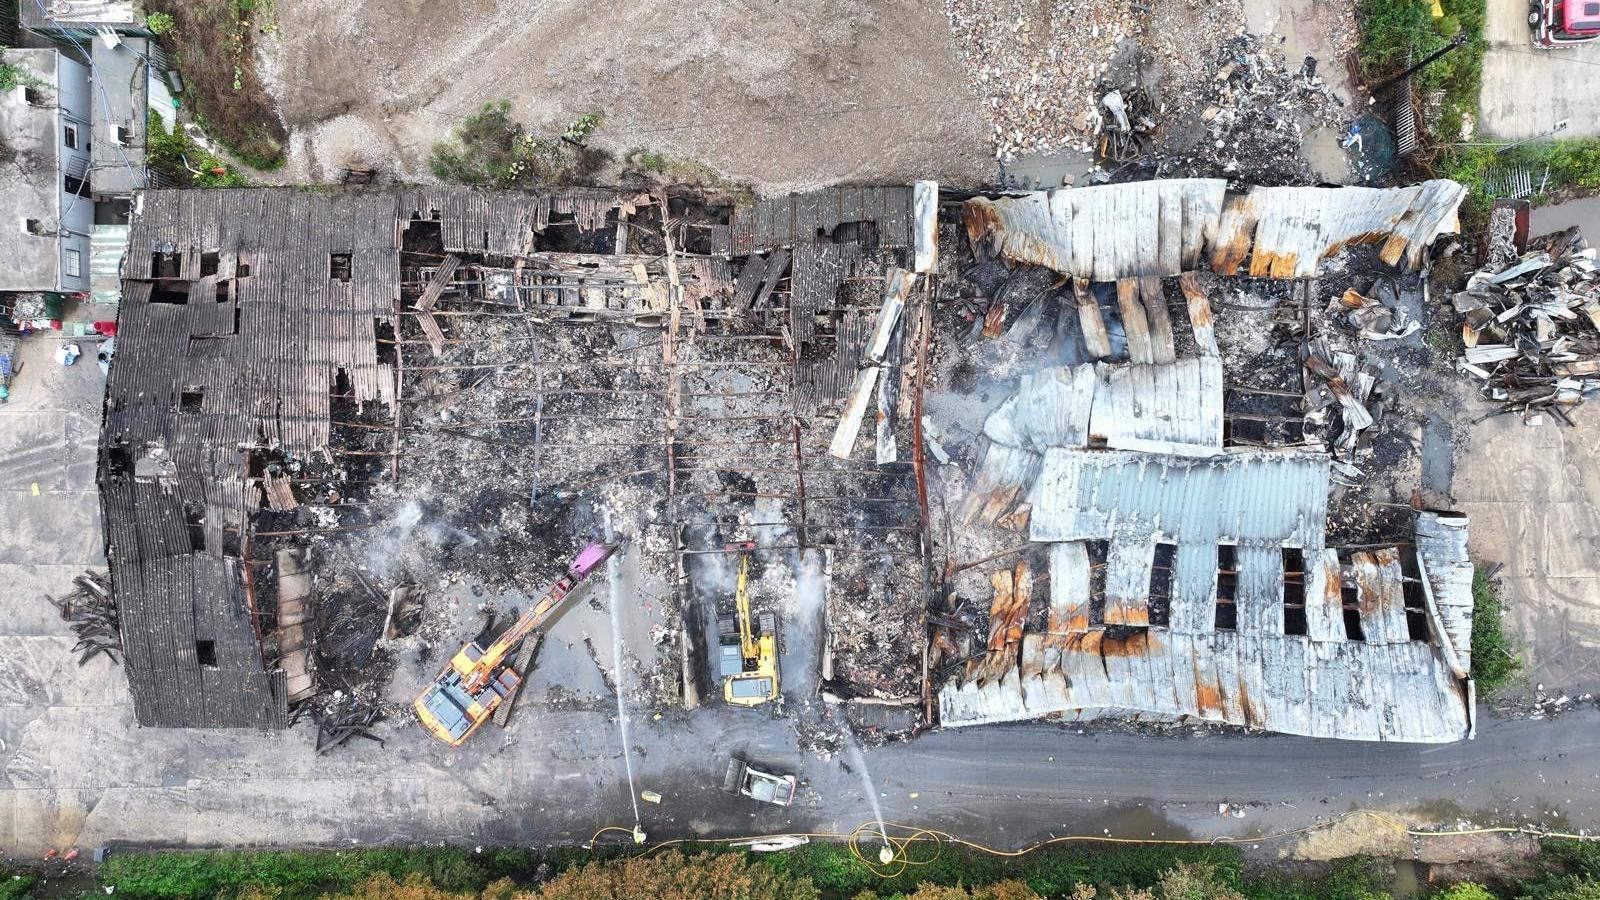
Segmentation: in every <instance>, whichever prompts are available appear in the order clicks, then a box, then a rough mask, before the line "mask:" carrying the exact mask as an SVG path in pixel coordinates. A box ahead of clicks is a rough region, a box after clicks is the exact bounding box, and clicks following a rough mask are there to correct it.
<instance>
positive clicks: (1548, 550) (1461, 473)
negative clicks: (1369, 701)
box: [1452, 403, 1600, 692]
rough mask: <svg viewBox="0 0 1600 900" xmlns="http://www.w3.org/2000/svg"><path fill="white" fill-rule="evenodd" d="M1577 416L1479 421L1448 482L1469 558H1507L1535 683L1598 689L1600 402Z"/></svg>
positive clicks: (1514, 611)
mask: <svg viewBox="0 0 1600 900" xmlns="http://www.w3.org/2000/svg"><path fill="white" fill-rule="evenodd" d="M1485 409H1486V410H1487V406H1486V407H1485ZM1572 416H1573V419H1574V421H1576V423H1577V427H1572V428H1569V427H1567V426H1564V425H1562V424H1560V423H1558V422H1557V421H1555V420H1554V419H1553V418H1552V417H1550V416H1543V417H1541V418H1540V420H1539V421H1540V422H1541V423H1542V424H1537V425H1533V424H1524V423H1523V421H1522V419H1521V418H1520V417H1519V416H1511V415H1508V416H1496V417H1495V418H1492V419H1488V420H1485V421H1483V422H1481V423H1479V424H1478V425H1477V426H1475V427H1474V428H1473V430H1472V438H1471V445H1470V446H1469V447H1468V448H1467V449H1466V450H1465V451H1463V452H1461V453H1460V454H1458V456H1457V460H1456V477H1455V482H1454V484H1453V486H1452V489H1453V493H1454V494H1455V498H1456V501H1457V505H1458V506H1459V508H1460V509H1461V510H1462V511H1463V512H1465V513H1467V515H1469V516H1470V517H1471V518H1472V537H1471V545H1470V549H1471V552H1472V555H1473V558H1474V559H1475V560H1476V561H1477V562H1478V563H1479V564H1480V565H1493V564H1494V563H1497V562H1500V563H1505V570H1504V572H1503V573H1502V576H1501V577H1502V579H1503V581H1504V584H1505V586H1506V590H1507V594H1508V600H1509V611H1508V619H1509V622H1510V623H1511V626H1512V627H1511V628H1510V629H1509V630H1510V631H1511V632H1512V633H1513V634H1515V635H1518V636H1519V637H1520V638H1521V639H1522V640H1523V642H1524V643H1525V645H1526V652H1527V655H1528V657H1529V662H1530V665H1529V668H1528V680H1529V684H1530V686H1533V687H1538V686H1539V685H1544V686H1545V688H1547V689H1549V690H1555V689H1558V688H1560V689H1566V690H1568V691H1570V692H1582V691H1593V690H1595V689H1596V688H1597V687H1600V405H1597V404H1595V403H1587V404H1585V405H1583V406H1581V407H1579V408H1578V409H1577V410H1576V411H1575V412H1574V413H1573V414H1572Z"/></svg>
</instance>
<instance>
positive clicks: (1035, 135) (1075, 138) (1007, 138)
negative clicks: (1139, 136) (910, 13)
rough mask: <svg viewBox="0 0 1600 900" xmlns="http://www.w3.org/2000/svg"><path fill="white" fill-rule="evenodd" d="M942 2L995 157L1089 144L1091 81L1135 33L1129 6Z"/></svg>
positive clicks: (1084, 1) (1081, 0) (1072, 1)
mask: <svg viewBox="0 0 1600 900" xmlns="http://www.w3.org/2000/svg"><path fill="white" fill-rule="evenodd" d="M1029 6H1030V5H1025V4H1020V3H992V2H988V0H945V2H944V12H945V17H946V18H947V19H948V20H949V22H950V30H951V32H952V34H953V36H954V38H955V47H956V51H957V53H959V54H960V56H961V61H962V63H964V64H965V66H966V69H967V72H968V76H969V78H970V80H971V82H972V86H973V88H974V89H975V90H976V92H977V93H978V94H979V95H980V97H981V99H982V102H983V105H984V110H985V112H986V113H987V114H988V116H989V121H990V125H991V128H992V129H993V131H992V134H991V135H990V137H991V139H992V140H993V141H994V146H995V156H997V157H999V158H1001V159H1010V158H1011V157H1014V156H1016V155H1018V154H1022V153H1049V152H1052V151H1058V150H1078V151H1080V152H1085V153H1087V152H1088V151H1089V150H1090V149H1092V146H1093V145H1092V143H1091V140H1092V136H1093V134H1094V131H1095V129H1096V128H1097V122H1096V112H1095V104H1096V102H1097V98H1096V96H1095V94H1094V85H1095V81H1096V80H1097V79H1098V78H1099V77H1100V73H1101V72H1103V71H1104V70H1105V68H1106V65H1107V64H1108V63H1109V62H1110V61H1111V57H1112V56H1113V55H1114V54H1115V53H1116V50H1117V45H1118V44H1119V43H1121V42H1122V40H1123V39H1124V38H1127V37H1132V36H1133V35H1135V34H1136V32H1137V26H1136V24H1135V21H1134V14H1133V9H1132V7H1131V6H1130V5H1129V4H1125V3H1112V2H1108V0H1053V2H1050V3H1046V4H1041V8H1039V9H1030V8H1029Z"/></svg>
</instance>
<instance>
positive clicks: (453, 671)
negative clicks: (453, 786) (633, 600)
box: [412, 542, 617, 746]
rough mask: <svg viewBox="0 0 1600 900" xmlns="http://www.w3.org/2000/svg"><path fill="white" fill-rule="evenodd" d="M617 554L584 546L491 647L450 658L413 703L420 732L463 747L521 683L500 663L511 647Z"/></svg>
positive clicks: (463, 651) (467, 649) (597, 545)
mask: <svg viewBox="0 0 1600 900" xmlns="http://www.w3.org/2000/svg"><path fill="white" fill-rule="evenodd" d="M616 549H617V548H616V547H615V546H613V545H608V544H602V543H599V542H594V543H591V544H589V546H587V547H585V548H583V550H582V551H580V552H579V553H578V555H577V557H575V558H574V559H573V561H572V562H571V563H570V564H568V566H567V571H566V573H565V574H563V575H562V576H561V578H560V579H558V580H557V581H556V583H555V584H553V585H551V586H550V587H549V589H548V590H546V591H545V592H544V595H543V596H541V597H540V598H539V600H538V602H537V603H535V604H534V605H533V606H532V607H531V608H530V609H529V610H528V611H527V612H526V613H524V614H523V615H522V617H521V618H519V619H517V621H516V624H514V625H512V626H511V627H510V628H508V629H506V631H505V633H504V634H502V635H500V637H499V638H498V639H497V640H495V642H494V643H492V644H490V645H489V646H488V647H480V646H478V644H477V643H476V642H474V643H469V644H467V645H466V646H464V647H462V648H461V650H460V651H459V652H457V653H456V655H455V656H453V657H451V659H450V662H449V663H448V664H447V665H446V666H445V667H444V669H443V671H441V672H440V673H439V676H438V677H437V678H435V679H434V680H433V682H432V683H430V684H429V685H428V686H427V687H426V688H425V689H423V691H422V693H421V694H418V695H417V699H416V700H415V701H414V702H413V703H412V708H413V709H414V710H416V713H417V720H418V721H420V722H421V723H422V725H423V727H424V728H427V729H428V731H430V732H432V733H433V735H434V736H435V737H437V738H439V739H440V740H442V741H444V742H445V743H447V744H450V745H451V746H460V745H461V744H463V743H465V742H466V740H467V738H468V737H469V736H470V735H471V734H472V732H474V731H476V730H477V728H478V726H479V725H482V724H483V723H484V721H486V720H487V719H488V718H489V717H490V716H492V715H493V714H494V711H495V708H496V707H498V706H499V705H500V704H501V702H503V701H504V700H505V698H506V697H507V696H508V695H509V694H510V693H511V691H513V690H515V689H516V687H517V685H518V684H520V683H521V681H522V676H521V675H520V674H519V673H517V672H516V671H515V670H513V669H512V668H511V667H510V666H508V665H506V663H505V660H506V657H507V656H508V655H509V654H510V653H511V648H513V647H515V646H516V645H517V642H518V641H521V640H522V639H523V638H525V637H527V636H528V635H529V634H531V633H532V632H533V631H534V629H536V628H539V627H540V626H542V625H544V624H545V622H547V621H548V620H549V619H550V617H551V616H552V615H553V614H554V613H555V612H556V610H557V609H558V608H559V607H560V606H561V604H562V602H563V601H565V600H566V599H567V598H568V597H570V596H571V595H572V591H573V589H574V588H576V587H577V586H578V585H579V584H581V583H582V582H583V580H584V579H586V578H588V577H589V575H590V573H592V572H594V570H595V569H597V568H599V567H600V564H601V563H603V562H605V561H606V559H608V558H609V557H610V556H611V554H612V553H614V552H616Z"/></svg>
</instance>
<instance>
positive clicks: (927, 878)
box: [757, 843, 1241, 897]
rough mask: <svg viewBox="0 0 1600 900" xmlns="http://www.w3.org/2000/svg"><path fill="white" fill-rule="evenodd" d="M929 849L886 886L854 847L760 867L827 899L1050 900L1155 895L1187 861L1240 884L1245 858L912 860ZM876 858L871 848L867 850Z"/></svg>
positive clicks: (1072, 854)
mask: <svg viewBox="0 0 1600 900" xmlns="http://www.w3.org/2000/svg"><path fill="white" fill-rule="evenodd" d="M923 848H925V849H926V851H927V852H926V854H924V855H922V857H921V858H923V859H929V858H930V857H931V861H929V862H927V863H926V864H924V865H915V866H912V867H910V868H908V869H907V870H906V871H905V872H904V873H903V874H901V875H898V876H896V877H894V878H880V877H879V876H877V875H875V874H873V873H872V871H871V870H870V869H868V868H867V867H866V866H865V865H863V864H862V863H861V862H860V861H859V860H857V859H856V858H855V857H854V856H853V855H852V854H851V853H850V850H849V848H848V847H845V846H843V845H840V844H829V843H813V844H807V845H806V846H804V847H799V848H797V849H795V850H791V851H789V852H787V853H773V854H764V855H762V856H759V857H757V859H758V861H760V862H762V863H764V864H765V865H769V866H771V867H773V868H774V869H775V870H777V871H779V872H783V873H785V874H789V875H793V876H796V877H799V876H804V877H807V878H810V879H811V881H812V883H813V884H815V885H816V886H817V887H818V888H819V889H821V890H822V891H823V893H824V895H825V896H844V897H848V896H852V895H854V894H856V893H859V892H860V891H864V890H869V889H870V890H873V891H877V892H878V893H879V894H880V895H883V896H886V897H887V896H891V895H893V894H897V893H909V892H911V891H913V890H915V889H916V886H917V885H918V884H920V883H923V882H928V883H931V884H936V885H945V886H950V885H957V884H964V885H969V886H971V885H984V884H990V883H993V882H995V881H1000V880H1003V879H1007V878H1015V879H1019V880H1021V881H1023V882H1026V883H1027V885H1028V886H1029V887H1031V888H1033V889H1034V890H1035V891H1037V892H1038V893H1040V894H1042V895H1044V896H1046V897H1058V896H1067V895H1069V894H1071V893H1072V889H1073V887H1074V886H1075V885H1078V884H1089V885H1121V886H1133V887H1141V888H1143V887H1149V886H1151V885H1153V884H1155V882H1156V880H1157V879H1158V878H1160V876H1161V873H1163V872H1165V871H1166V870H1168V869H1170V868H1172V867H1173V865H1174V864H1176V863H1178V862H1180V861H1187V862H1197V863H1207V864H1210V865H1212V866H1215V867H1216V870H1217V873H1218V875H1219V876H1220V878H1221V880H1223V881H1225V882H1227V883H1229V884H1236V883H1238V881H1239V879H1240V871H1241V858H1240V855H1239V852H1238V851H1237V850H1235V849H1234V848H1232V847H1193V846H1181V845H1165V844H1163V845H1150V846H1137V847H1103V848H1102V847H1092V846H1074V847H1049V848H1045V849H1043V850H1038V851H1035V852H1033V853H1030V854H1028V855H1027V856H1024V857H1021V858H1015V859H1013V858H1007V857H999V856H993V855H990V854H986V853H979V852H977V851H972V850H966V849H963V848H959V847H945V848H944V851H943V852H942V853H939V854H938V855H937V856H933V845H932V844H922V845H918V844H913V845H912V847H911V850H910V855H911V856H912V857H913V858H918V850H919V849H923ZM864 849H866V850H869V851H870V850H871V849H873V848H872V847H871V846H864Z"/></svg>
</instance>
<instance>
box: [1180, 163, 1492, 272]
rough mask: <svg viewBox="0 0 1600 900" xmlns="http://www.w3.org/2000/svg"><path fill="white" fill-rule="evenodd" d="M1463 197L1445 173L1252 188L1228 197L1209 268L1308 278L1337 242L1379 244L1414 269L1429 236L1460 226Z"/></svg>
mask: <svg viewBox="0 0 1600 900" xmlns="http://www.w3.org/2000/svg"><path fill="white" fill-rule="evenodd" d="M1465 196H1466V188H1464V187H1462V186H1461V185H1459V184H1457V183H1456V182H1454V181H1446V180H1443V179H1435V180H1433V181H1425V182H1423V183H1421V184H1418V185H1413V186H1411V187H1403V188H1365V187H1342V188H1315V187H1257V188H1251V189H1250V192H1249V193H1247V194H1245V195H1243V196H1237V197H1231V198H1229V200H1228V205H1227V208H1226V210H1225V211H1224V212H1223V214H1222V221H1221V223H1220V225H1219V226H1218V228H1217V232H1216V242H1215V244H1214V245H1213V246H1212V250H1211V267H1212V269H1214V270H1215V271H1216V272H1217V273H1218V274H1221V275H1238V274H1248V275H1250V276H1252V277H1256V278H1309V277H1311V276H1313V275H1316V274H1317V268H1318V266H1320V265H1321V263H1322V260H1324V259H1326V258H1327V257H1328V256H1329V255H1330V254H1332V253H1334V252H1336V251H1338V250H1340V249H1341V248H1343V247H1347V246H1351V245H1355V244H1376V243H1381V244H1382V245H1383V246H1382V248H1381V249H1380V250H1379V256H1381V257H1382V259H1383V261H1384V262H1386V263H1388V264H1389V265H1402V264H1403V266H1404V268H1407V269H1415V268H1417V266H1418V264H1419V263H1420V262H1421V260H1422V252H1423V251H1424V250H1425V249H1427V247H1428V245H1429V244H1431V243H1433V239H1434V238H1436V237H1438V236H1439V235H1440V234H1443V233H1445V232H1449V231H1454V230H1456V229H1457V228H1458V225H1457V222H1456V209H1457V207H1459V206H1460V205H1461V200H1462V199H1463V198H1464V197H1465ZM1247 253H1248V255H1249V260H1250V265H1249V267H1248V269H1245V268H1244V265H1243V264H1244V261H1245V257H1246V254H1247Z"/></svg>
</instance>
